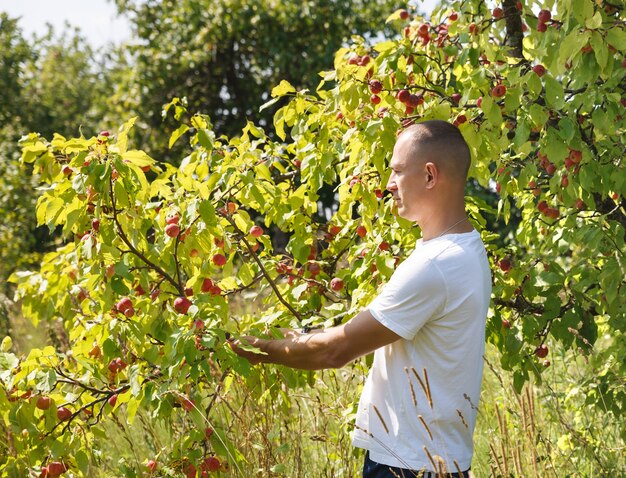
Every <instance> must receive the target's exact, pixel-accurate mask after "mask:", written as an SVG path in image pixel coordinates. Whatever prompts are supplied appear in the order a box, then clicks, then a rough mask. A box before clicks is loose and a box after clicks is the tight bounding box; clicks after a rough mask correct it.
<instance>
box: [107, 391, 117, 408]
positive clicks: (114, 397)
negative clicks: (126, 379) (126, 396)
mask: <svg viewBox="0 0 626 478" xmlns="http://www.w3.org/2000/svg"><path fill="white" fill-rule="evenodd" d="M107 402H108V403H109V405H111V408H113V407H115V404H116V403H117V393H114V394H113V395H111V396H110V397H109V399H108V400H107Z"/></svg>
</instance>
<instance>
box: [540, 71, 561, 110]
mask: <svg viewBox="0 0 626 478" xmlns="http://www.w3.org/2000/svg"><path fill="white" fill-rule="evenodd" d="M544 78H545V84H546V103H547V104H548V106H551V107H552V108H555V109H561V108H563V105H564V104H565V91H564V90H563V85H562V84H561V82H559V81H557V80H555V79H554V78H552V77H551V76H547V75H546V76H544Z"/></svg>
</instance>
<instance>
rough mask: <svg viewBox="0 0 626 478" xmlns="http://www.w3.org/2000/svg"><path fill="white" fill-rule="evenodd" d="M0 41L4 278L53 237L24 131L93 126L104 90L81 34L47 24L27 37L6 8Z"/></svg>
mask: <svg viewBox="0 0 626 478" xmlns="http://www.w3.org/2000/svg"><path fill="white" fill-rule="evenodd" d="M0 45H1V46H2V48H1V49H0V58H1V61H0V178H1V179H0V214H1V215H2V217H3V218H4V221H3V223H2V224H1V225H0V277H1V278H3V284H6V283H5V279H6V278H7V277H8V276H9V274H10V273H11V272H12V271H13V270H15V269H20V268H24V267H33V266H35V264H36V263H37V262H38V261H39V260H40V259H41V258H40V256H39V253H41V252H43V251H45V250H46V249H47V248H48V247H49V245H50V244H51V243H52V242H53V238H52V237H51V235H50V234H49V233H48V232H47V230H46V229H42V228H39V229H38V228H37V220H36V218H35V211H34V208H35V202H36V199H37V198H36V194H35V191H34V188H35V186H36V185H37V182H38V179H37V178H36V177H32V168H30V166H27V167H23V166H20V163H19V157H20V149H19V145H18V143H17V142H18V140H19V138H20V136H21V135H22V134H24V132H28V131H38V132H40V133H41V134H44V135H48V136H49V135H51V134H52V133H53V132H55V131H56V132H60V133H62V134H67V135H75V134H78V133H79V127H81V128H82V129H83V130H84V131H85V132H86V133H88V134H93V132H94V128H95V126H96V123H97V120H96V118H97V117H98V115H99V113H98V108H97V106H96V105H97V103H98V102H99V101H100V102H101V104H103V103H102V101H101V98H103V95H102V88H101V87H100V84H101V81H100V76H99V73H98V70H97V69H96V68H95V67H94V59H93V56H92V52H91V49H90V48H89V47H88V46H87V45H86V44H85V40H84V39H83V38H82V37H80V36H78V35H73V36H70V35H63V36H60V37H56V36H54V34H53V32H52V31H48V32H46V33H44V34H42V35H41V36H39V37H37V38H35V39H34V40H33V41H32V42H30V43H29V42H27V41H26V39H25V38H24V37H23V35H22V32H21V30H20V28H19V26H18V23H17V20H15V19H11V18H9V17H8V15H6V14H5V13H2V14H0ZM77 118H80V124H77V121H76V119H77ZM5 287H6V286H5Z"/></svg>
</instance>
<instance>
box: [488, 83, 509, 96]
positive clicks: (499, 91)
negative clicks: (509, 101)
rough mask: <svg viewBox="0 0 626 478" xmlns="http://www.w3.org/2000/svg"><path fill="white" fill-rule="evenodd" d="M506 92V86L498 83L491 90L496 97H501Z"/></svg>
mask: <svg viewBox="0 0 626 478" xmlns="http://www.w3.org/2000/svg"><path fill="white" fill-rule="evenodd" d="M505 94H506V86H504V85H496V86H494V87H493V88H492V90H491V96H493V97H494V98H501V97H503V96H504V95H505Z"/></svg>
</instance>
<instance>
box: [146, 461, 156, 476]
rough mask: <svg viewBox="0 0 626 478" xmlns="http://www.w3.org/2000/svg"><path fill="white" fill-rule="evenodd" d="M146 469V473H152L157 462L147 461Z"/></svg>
mask: <svg viewBox="0 0 626 478" xmlns="http://www.w3.org/2000/svg"><path fill="white" fill-rule="evenodd" d="M146 468H148V471H149V472H150V473H154V472H155V471H156V469H157V462H156V461H155V460H148V463H146Z"/></svg>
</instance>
